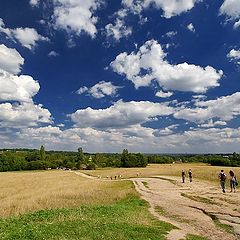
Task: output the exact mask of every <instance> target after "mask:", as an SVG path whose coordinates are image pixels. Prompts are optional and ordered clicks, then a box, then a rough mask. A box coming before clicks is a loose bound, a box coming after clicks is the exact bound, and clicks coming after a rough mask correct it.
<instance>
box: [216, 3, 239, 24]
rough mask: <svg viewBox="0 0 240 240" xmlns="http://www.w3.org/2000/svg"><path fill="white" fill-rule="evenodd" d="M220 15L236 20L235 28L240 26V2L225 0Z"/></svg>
mask: <svg viewBox="0 0 240 240" xmlns="http://www.w3.org/2000/svg"><path fill="white" fill-rule="evenodd" d="M220 13H221V14H224V15H226V16H228V17H229V18H230V19H231V20H235V21H236V22H235V23H234V26H233V27H234V28H238V27H239V26H240V1H239V0H224V2H223V4H222V6H221V7H220Z"/></svg>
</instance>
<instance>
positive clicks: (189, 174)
mask: <svg viewBox="0 0 240 240" xmlns="http://www.w3.org/2000/svg"><path fill="white" fill-rule="evenodd" d="M188 176H189V181H190V183H191V182H192V177H193V176H192V169H189V171H188Z"/></svg>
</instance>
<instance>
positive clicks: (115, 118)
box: [70, 101, 174, 128]
mask: <svg viewBox="0 0 240 240" xmlns="http://www.w3.org/2000/svg"><path fill="white" fill-rule="evenodd" d="M173 112H174V110H173V109H172V108H171V107H168V106H167V105H165V104H161V103H152V102H148V101H141V102H134V101H131V102H123V101H118V102H116V103H115V104H114V105H112V106H111V107H109V108H106V109H92V108H90V107H88V108H86V109H80V110H77V111H76V112H75V113H73V114H71V115H70V117H71V119H72V121H73V122H74V123H75V125H76V126H78V127H93V128H126V127H128V126H132V125H136V124H141V123H144V122H147V121H150V120H151V119H152V118H154V117H156V116H166V115H170V114H172V113H173Z"/></svg>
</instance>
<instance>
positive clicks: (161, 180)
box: [77, 172, 240, 240]
mask: <svg viewBox="0 0 240 240" xmlns="http://www.w3.org/2000/svg"><path fill="white" fill-rule="evenodd" d="M77 174H79V172H78V173H77ZM79 175H81V176H82V177H88V178H92V179H97V178H95V177H90V176H89V175H85V174H83V173H81V174H79ZM131 180H132V181H133V183H134V185H135V188H136V190H137V191H138V192H139V193H140V195H141V197H142V198H143V199H144V200H146V201H147V202H148V203H149V205H150V209H149V210H150V212H151V213H152V214H153V215H154V216H155V217H157V218H158V219H159V220H161V221H164V222H168V223H171V224H173V225H174V226H176V227H177V228H178V229H175V230H172V231H171V232H170V233H169V234H168V235H167V239H168V240H180V239H181V240H182V239H184V238H185V236H186V235H187V234H195V235H200V236H203V237H207V238H208V239H210V240H220V239H224V240H239V239H240V193H239V192H237V193H226V194H223V193H221V191H220V188H219V187H218V186H214V185H211V184H209V183H205V182H200V181H194V182H193V183H184V184H183V183H181V182H180V181H179V179H177V178H176V177H172V176H167V177H166V176H164V177H163V176H157V177H154V178H134V179H131ZM108 181H109V180H108ZM216 223H218V224H217V225H216ZM219 224H226V225H228V226H231V227H232V230H233V231H232V233H228V232H227V231H226V230H223V229H222V228H221V227H219Z"/></svg>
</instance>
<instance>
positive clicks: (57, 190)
mask: <svg viewBox="0 0 240 240" xmlns="http://www.w3.org/2000/svg"><path fill="white" fill-rule="evenodd" d="M189 168H191V169H192V171H193V178H198V179H202V180H206V181H212V183H216V184H217V183H218V173H219V171H220V170H221V169H224V170H225V173H227V175H228V172H229V170H230V169H232V170H233V171H234V172H235V173H236V174H237V177H238V179H240V168H230V167H212V166H208V165H204V164H172V165H170V164H162V165H158V164H151V165H149V166H147V167H146V168H107V169H106V168H105V169H97V170H91V171H81V172H83V173H85V174H88V175H92V176H97V177H99V178H101V179H106V178H107V176H108V179H109V180H108V181H97V180H92V179H87V178H83V177H81V176H79V175H77V174H76V173H74V172H68V171H61V170H58V171H57V170H50V171H29V172H6V173H0V201H1V208H0V217H5V216H11V215H19V214H23V213H26V212H33V211H37V210H40V209H53V208H63V207H78V206H80V205H83V204H84V205H94V204H108V203H113V202H115V201H117V200H120V199H124V198H125V197H126V196H127V195H128V194H130V193H131V194H137V193H136V191H135V190H134V187H133V184H132V183H131V182H130V181H114V180H113V181H111V180H110V176H112V178H113V179H114V177H115V176H119V175H121V176H122V179H128V178H131V177H137V176H138V177H150V176H158V175H161V176H163V175H165V176H179V179H181V171H182V170H185V171H187V170H188V169H189Z"/></svg>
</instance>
